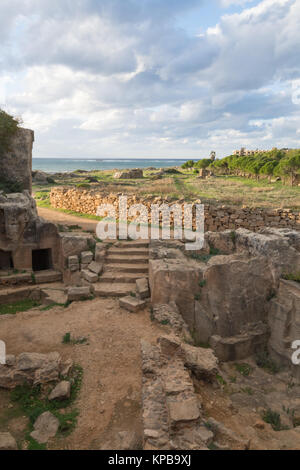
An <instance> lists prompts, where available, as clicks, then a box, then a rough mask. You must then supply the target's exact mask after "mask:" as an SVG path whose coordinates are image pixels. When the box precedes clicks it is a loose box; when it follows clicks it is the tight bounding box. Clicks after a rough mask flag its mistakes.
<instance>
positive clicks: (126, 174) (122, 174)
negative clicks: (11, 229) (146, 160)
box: [114, 168, 144, 179]
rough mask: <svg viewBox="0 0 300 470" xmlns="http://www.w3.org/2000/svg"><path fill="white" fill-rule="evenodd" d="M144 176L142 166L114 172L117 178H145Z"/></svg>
mask: <svg viewBox="0 0 300 470" xmlns="http://www.w3.org/2000/svg"><path fill="white" fill-rule="evenodd" d="M143 176H144V174H143V170H141V169H140V168H135V169H132V170H127V171H118V172H117V173H115V174H114V178H115V179H136V178H143Z"/></svg>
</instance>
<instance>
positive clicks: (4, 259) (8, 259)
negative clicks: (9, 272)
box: [0, 250, 14, 269]
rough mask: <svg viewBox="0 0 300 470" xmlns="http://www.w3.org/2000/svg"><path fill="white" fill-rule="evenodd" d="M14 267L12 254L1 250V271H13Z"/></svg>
mask: <svg viewBox="0 0 300 470" xmlns="http://www.w3.org/2000/svg"><path fill="white" fill-rule="evenodd" d="M13 267H14V263H13V258H12V252H11V251H3V250H0V269H11V268H13Z"/></svg>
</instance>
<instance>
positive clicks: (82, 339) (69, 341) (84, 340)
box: [62, 332, 88, 344]
mask: <svg viewBox="0 0 300 470" xmlns="http://www.w3.org/2000/svg"><path fill="white" fill-rule="evenodd" d="M87 342H88V339H87V338H85V337H80V338H72V335H71V333H70V332H68V333H66V334H65V335H64V336H63V339H62V343H63V344H86V343H87Z"/></svg>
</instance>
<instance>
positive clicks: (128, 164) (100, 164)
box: [32, 158, 188, 173]
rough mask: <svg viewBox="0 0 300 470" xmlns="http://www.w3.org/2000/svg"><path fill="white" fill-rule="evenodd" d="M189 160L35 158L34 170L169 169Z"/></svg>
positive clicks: (60, 171)
mask: <svg viewBox="0 0 300 470" xmlns="http://www.w3.org/2000/svg"><path fill="white" fill-rule="evenodd" d="M187 160H188V158H185V159H182V160H179V159H166V158H161V159H159V158H149V159H146V158H116V159H114V158H107V159H101V158H33V159H32V168H33V170H41V171H45V172H46V173H65V172H71V171H75V170H87V171H91V170H113V169H118V170H122V169H127V168H128V169H129V168H149V167H153V168H167V167H171V166H181V165H182V164H183V163H184V162H186V161H187Z"/></svg>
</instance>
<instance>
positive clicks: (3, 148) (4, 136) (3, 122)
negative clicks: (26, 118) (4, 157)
mask: <svg viewBox="0 0 300 470" xmlns="http://www.w3.org/2000/svg"><path fill="white" fill-rule="evenodd" d="M20 122H21V121H20V119H18V118H14V117H13V116H10V115H9V114H7V113H6V112H5V111H3V110H2V109H0V155H1V154H2V153H3V152H7V151H9V150H10V143H11V139H12V137H13V136H14V135H15V134H16V132H17V130H18V127H19V124H20Z"/></svg>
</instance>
